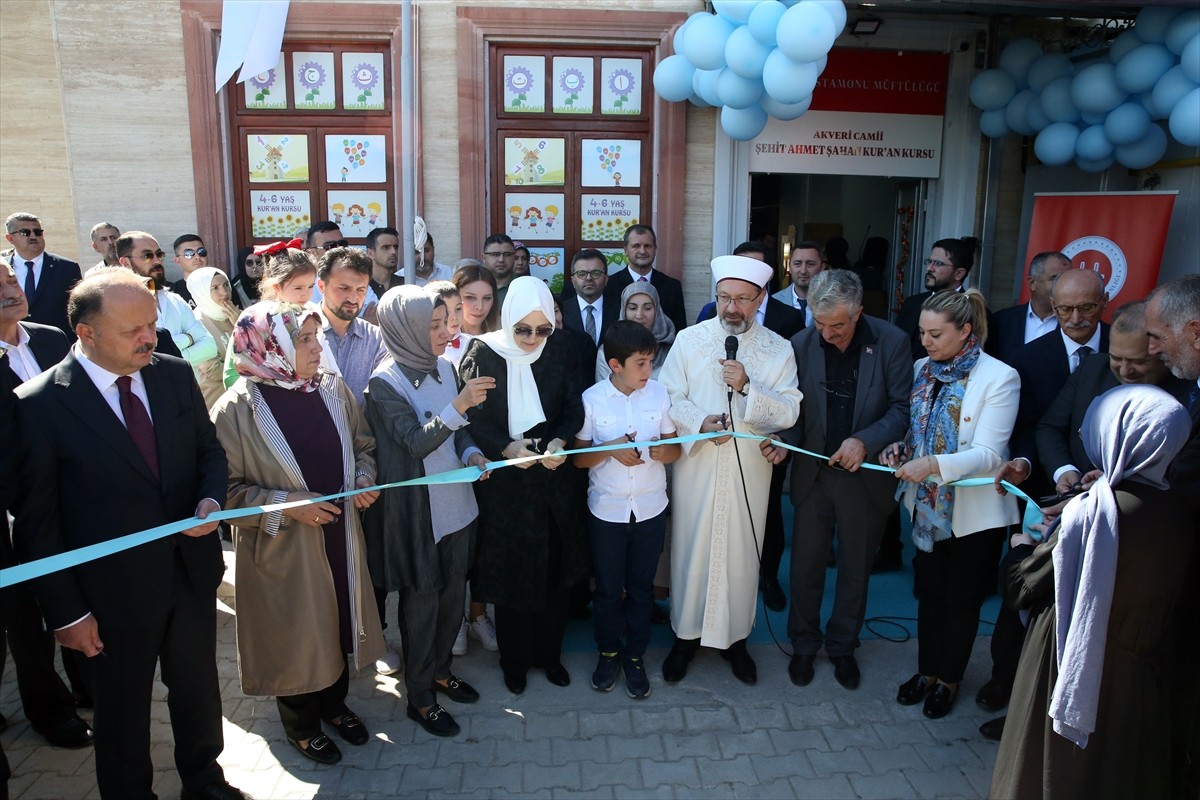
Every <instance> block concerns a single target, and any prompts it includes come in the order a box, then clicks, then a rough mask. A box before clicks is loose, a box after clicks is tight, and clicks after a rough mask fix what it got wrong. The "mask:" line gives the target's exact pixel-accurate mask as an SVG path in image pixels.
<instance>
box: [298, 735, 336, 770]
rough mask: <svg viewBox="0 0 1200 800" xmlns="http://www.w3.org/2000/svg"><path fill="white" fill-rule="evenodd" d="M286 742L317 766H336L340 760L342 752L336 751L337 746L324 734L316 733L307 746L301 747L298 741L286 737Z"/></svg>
mask: <svg viewBox="0 0 1200 800" xmlns="http://www.w3.org/2000/svg"><path fill="white" fill-rule="evenodd" d="M288 741H289V742H291V743H292V747H294V748H296V749H297V750H299V751H300V753H301V754H302V755H303V756H304V757H305V758H311V759H312V760H313V761H316V762H317V763H318V764H336V763H338V762H339V761H341V760H342V751H341V750H338V746H337V745H336V744H334V743H333V739H330V738H329V737H328V736H326V735H325V734H324V733H318V734H316V735H315V736H313V737H312V738H311V739H309V740H308V744H306V745H301V744H300V741H299V740H298V739H293V738H292V737H290V736H289V737H288Z"/></svg>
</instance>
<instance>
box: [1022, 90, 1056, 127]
mask: <svg viewBox="0 0 1200 800" xmlns="http://www.w3.org/2000/svg"><path fill="white" fill-rule="evenodd" d="M1029 91H1031V92H1032V91H1033V90H1032V89H1030V90H1029ZM1052 122H1054V120H1052V119H1050V118H1049V117H1047V116H1046V112H1044V111H1042V104H1041V103H1039V102H1038V101H1037V95H1036V94H1035V95H1034V97H1033V100H1031V101H1030V102H1029V103H1027V104H1026V105H1025V125H1026V127H1029V128H1032V129H1033V131H1034V133H1037V132H1038V131H1040V130H1043V129H1044V128H1047V127H1049V125H1050V124H1051V123H1052Z"/></svg>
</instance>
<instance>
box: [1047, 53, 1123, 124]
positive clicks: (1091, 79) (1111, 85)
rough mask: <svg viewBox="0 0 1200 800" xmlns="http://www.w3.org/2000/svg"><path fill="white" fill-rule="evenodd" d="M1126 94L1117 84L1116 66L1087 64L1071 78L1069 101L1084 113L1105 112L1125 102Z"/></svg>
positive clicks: (1100, 63)
mask: <svg viewBox="0 0 1200 800" xmlns="http://www.w3.org/2000/svg"><path fill="white" fill-rule="evenodd" d="M1127 95H1128V93H1127V92H1125V91H1122V89H1121V88H1120V87H1119V86H1117V68H1116V66H1114V65H1113V64H1109V63H1106V62H1099V63H1097V64H1089V65H1088V66H1086V67H1084V68H1083V69H1081V70H1079V72H1077V73H1075V77H1074V78H1073V79H1072V80H1071V101H1072V102H1074V103H1075V107H1076V108H1078V109H1079V110H1080V111H1082V112H1083V113H1085V114H1088V113H1091V114H1107V113H1108V112H1109V111H1112V110H1113V109H1114V108H1116V107H1117V106H1119V105H1121V103H1123V102H1125V98H1126V96H1127ZM1047 114H1049V112H1047Z"/></svg>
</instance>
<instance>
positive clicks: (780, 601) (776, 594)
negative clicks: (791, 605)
mask: <svg viewBox="0 0 1200 800" xmlns="http://www.w3.org/2000/svg"><path fill="white" fill-rule="evenodd" d="M758 585H759V588H760V589H761V590H762V597H763V605H764V606H766V607H767V608H769V609H770V610H772V611H783V610H784V609H785V608H787V595H785V594H784V593H783V587H782V586H780V585H779V579H777V578H776V577H775V576H774V575H763V576H762V577H761V578H760V579H759V581H758Z"/></svg>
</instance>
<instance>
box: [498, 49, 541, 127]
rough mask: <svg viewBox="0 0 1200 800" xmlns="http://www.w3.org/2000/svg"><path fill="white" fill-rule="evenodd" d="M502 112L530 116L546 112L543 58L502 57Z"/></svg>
mask: <svg viewBox="0 0 1200 800" xmlns="http://www.w3.org/2000/svg"><path fill="white" fill-rule="evenodd" d="M504 110H505V111H515V112H522V113H532V114H540V113H542V112H543V111H545V110H546V59H545V57H543V56H505V57H504Z"/></svg>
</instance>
